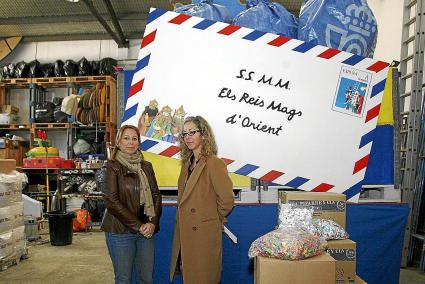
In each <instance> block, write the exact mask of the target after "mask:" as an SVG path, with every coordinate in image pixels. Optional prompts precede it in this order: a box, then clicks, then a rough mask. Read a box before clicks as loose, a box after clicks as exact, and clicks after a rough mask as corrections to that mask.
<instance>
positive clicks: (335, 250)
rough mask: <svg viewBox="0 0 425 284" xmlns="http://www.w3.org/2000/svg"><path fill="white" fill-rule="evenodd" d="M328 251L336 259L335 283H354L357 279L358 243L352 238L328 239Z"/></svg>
mask: <svg viewBox="0 0 425 284" xmlns="http://www.w3.org/2000/svg"><path fill="white" fill-rule="evenodd" d="M327 252H328V254H329V255H330V256H332V257H333V258H334V259H335V260H336V264H335V283H336V284H354V283H355V279H356V243H355V242H353V241H352V240H335V241H328V250H327Z"/></svg>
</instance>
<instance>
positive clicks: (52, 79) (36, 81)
mask: <svg viewBox="0 0 425 284" xmlns="http://www.w3.org/2000/svg"><path fill="white" fill-rule="evenodd" d="M70 82H71V78H70V77H47V78H32V80H31V83H33V84H38V85H43V84H49V85H51V84H57V83H70Z"/></svg>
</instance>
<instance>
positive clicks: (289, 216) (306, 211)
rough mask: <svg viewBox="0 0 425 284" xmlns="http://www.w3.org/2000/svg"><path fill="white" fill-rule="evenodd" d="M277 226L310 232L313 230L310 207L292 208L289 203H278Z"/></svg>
mask: <svg viewBox="0 0 425 284" xmlns="http://www.w3.org/2000/svg"><path fill="white" fill-rule="evenodd" d="M278 211H279V213H278V214H279V215H278V228H281V229H285V228H299V229H304V230H306V231H308V232H310V233H314V232H315V227H314V226H313V222H312V221H313V209H312V208H294V206H292V205H291V204H289V203H285V204H279V208H278Z"/></svg>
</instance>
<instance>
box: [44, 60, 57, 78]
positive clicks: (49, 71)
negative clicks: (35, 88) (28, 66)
mask: <svg viewBox="0 0 425 284" xmlns="http://www.w3.org/2000/svg"><path fill="white" fill-rule="evenodd" d="M40 70H41V75H42V76H43V77H44V78H47V77H54V76H55V65H53V64H51V63H47V64H42V65H40Z"/></svg>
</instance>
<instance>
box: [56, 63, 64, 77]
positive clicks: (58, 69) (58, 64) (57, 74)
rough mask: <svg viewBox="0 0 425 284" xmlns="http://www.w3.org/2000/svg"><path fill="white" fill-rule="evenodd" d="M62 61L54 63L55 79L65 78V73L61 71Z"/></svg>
mask: <svg viewBox="0 0 425 284" xmlns="http://www.w3.org/2000/svg"><path fill="white" fill-rule="evenodd" d="M63 65H64V64H63V61H62V60H60V59H59V60H56V62H55V71H54V72H55V77H63V76H65V72H64V70H63Z"/></svg>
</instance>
